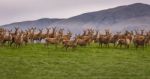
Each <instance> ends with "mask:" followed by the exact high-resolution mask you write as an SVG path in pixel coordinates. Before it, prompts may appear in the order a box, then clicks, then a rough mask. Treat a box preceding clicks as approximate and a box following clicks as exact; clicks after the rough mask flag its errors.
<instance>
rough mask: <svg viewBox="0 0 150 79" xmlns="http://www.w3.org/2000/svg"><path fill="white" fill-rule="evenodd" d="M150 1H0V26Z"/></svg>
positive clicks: (66, 16)
mask: <svg viewBox="0 0 150 79" xmlns="http://www.w3.org/2000/svg"><path fill="white" fill-rule="evenodd" d="M132 3H146V4H150V0H0V25H3V24H8V23H12V22H20V21H26V20H36V19H40V18H69V17H71V16H75V15H79V14H82V13H86V12H92V11H98V10H103V9H108V8H113V7H116V6H120V5H128V4H132Z"/></svg>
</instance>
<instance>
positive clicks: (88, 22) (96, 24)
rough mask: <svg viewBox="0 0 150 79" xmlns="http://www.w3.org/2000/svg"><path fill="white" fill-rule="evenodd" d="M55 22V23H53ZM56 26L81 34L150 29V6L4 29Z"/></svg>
mask: <svg viewBox="0 0 150 79" xmlns="http://www.w3.org/2000/svg"><path fill="white" fill-rule="evenodd" d="M52 20H53V21H52ZM15 25H18V26H20V27H24V28H26V27H29V26H36V27H39V28H41V27H46V26H56V27H62V28H66V29H70V30H72V31H74V32H79V31H81V30H82V29H84V28H89V27H92V28H96V29H100V30H103V29H106V28H109V29H112V31H122V30H126V29H127V30H133V29H136V28H146V29H150V26H149V25H150V5H148V4H143V3H135V4H131V5H124V6H119V7H115V8H110V9H106V10H101V11H96V12H89V13H84V14H81V15H78V16H74V17H71V18H67V19H55V20H54V19H40V20H36V21H31V22H30V21H26V22H19V23H13V24H9V25H4V27H12V26H15Z"/></svg>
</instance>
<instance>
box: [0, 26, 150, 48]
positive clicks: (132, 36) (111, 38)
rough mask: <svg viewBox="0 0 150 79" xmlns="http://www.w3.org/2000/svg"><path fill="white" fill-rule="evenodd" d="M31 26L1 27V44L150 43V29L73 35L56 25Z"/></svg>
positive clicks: (92, 30)
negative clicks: (146, 30) (13, 28)
mask: <svg viewBox="0 0 150 79" xmlns="http://www.w3.org/2000/svg"><path fill="white" fill-rule="evenodd" d="M44 30H45V31H43V29H36V28H33V27H32V28H29V29H27V30H24V31H23V30H21V29H19V28H17V27H15V30H14V31H12V30H6V29H4V28H0V46H5V45H6V44H7V45H9V46H15V47H20V46H22V45H27V44H28V43H34V42H35V41H36V42H39V43H40V42H41V41H42V40H45V43H44V45H45V47H47V46H48V45H50V44H53V45H55V46H56V48H57V46H58V45H62V46H63V48H65V49H66V50H67V49H68V48H76V47H77V46H87V45H90V44H91V43H93V42H94V43H98V44H99V46H100V47H104V46H105V47H108V48H109V44H110V43H112V44H113V45H114V47H122V46H124V47H125V48H129V47H130V45H132V44H133V45H134V46H135V47H136V48H138V47H143V48H144V47H146V46H148V45H149V43H150V31H149V32H145V31H144V30H141V32H140V33H139V32H138V31H137V30H135V31H126V32H124V33H121V32H117V33H116V34H112V33H110V30H108V29H107V30H105V34H102V33H100V32H99V31H98V30H94V29H86V30H84V31H83V34H75V35H73V34H72V32H71V31H68V32H67V33H65V32H64V29H57V28H56V27H52V28H46V29H44Z"/></svg>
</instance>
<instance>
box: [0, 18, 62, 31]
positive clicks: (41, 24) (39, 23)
mask: <svg viewBox="0 0 150 79" xmlns="http://www.w3.org/2000/svg"><path fill="white" fill-rule="evenodd" d="M61 20H64V19H49V18H42V19H38V20H34V21H23V22H16V23H11V24H7V25H2V27H4V28H14V27H15V26H16V27H19V28H21V29H26V28H31V27H36V28H46V27H48V26H51V24H53V23H55V22H58V21H61Z"/></svg>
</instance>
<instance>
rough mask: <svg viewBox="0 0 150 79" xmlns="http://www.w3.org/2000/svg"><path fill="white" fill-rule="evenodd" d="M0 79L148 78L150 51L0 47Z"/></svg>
mask: <svg viewBox="0 0 150 79" xmlns="http://www.w3.org/2000/svg"><path fill="white" fill-rule="evenodd" d="M0 79H150V49H149V48H146V49H145V50H142V49H138V50H135V49H134V48H130V49H115V48H109V49H108V48H102V49H101V48H98V46H96V45H92V46H88V47H86V48H81V47H78V48H77V49H76V50H75V51H72V50H69V51H67V52H66V51H65V50H64V49H62V48H61V47H59V49H55V48H54V46H50V47H49V48H44V46H43V45H40V44H36V45H28V46H25V47H22V48H10V47H0Z"/></svg>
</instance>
